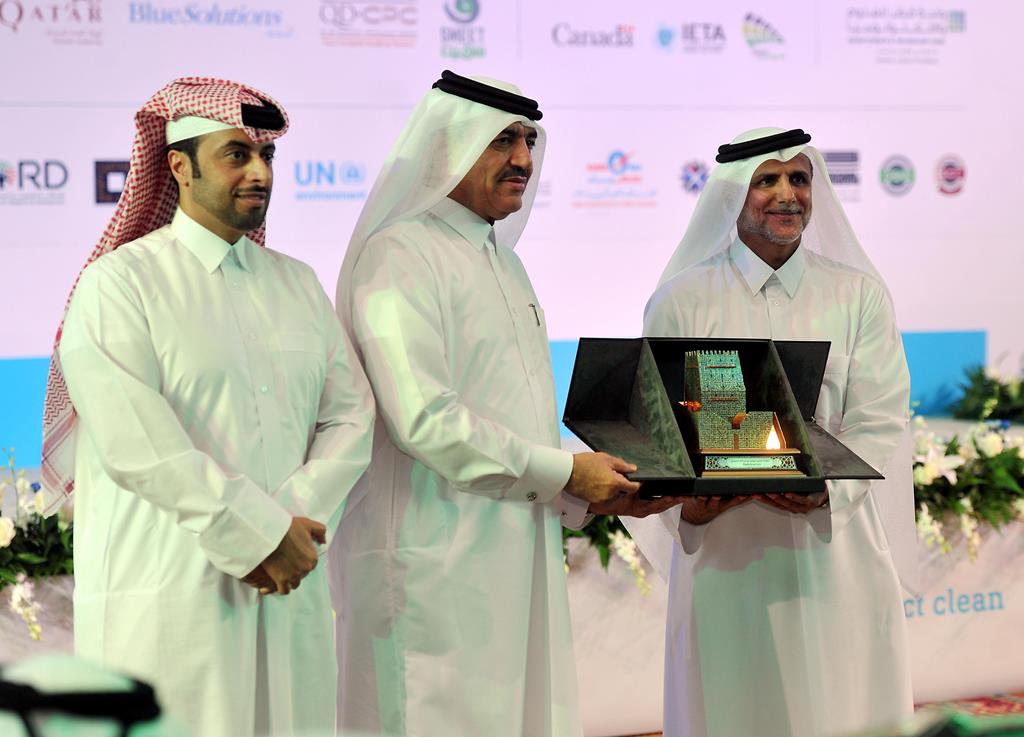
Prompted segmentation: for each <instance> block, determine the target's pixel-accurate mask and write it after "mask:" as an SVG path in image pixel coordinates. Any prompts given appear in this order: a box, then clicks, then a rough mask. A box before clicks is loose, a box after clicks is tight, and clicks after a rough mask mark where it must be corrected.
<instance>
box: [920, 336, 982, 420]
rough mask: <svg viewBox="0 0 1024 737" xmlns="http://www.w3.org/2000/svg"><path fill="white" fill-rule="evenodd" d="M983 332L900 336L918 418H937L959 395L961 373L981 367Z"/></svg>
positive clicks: (962, 379)
mask: <svg viewBox="0 0 1024 737" xmlns="http://www.w3.org/2000/svg"><path fill="white" fill-rule="evenodd" d="M985 337H986V336H985V331H983V330H974V331H969V332H958V333H953V332H934V333H903V347H904V349H905V350H906V352H907V364H908V365H909V366H910V401H911V402H916V403H917V404H916V405H915V407H914V411H915V412H917V413H918V414H922V415H939V414H945V413H947V412H948V411H949V408H950V406H951V405H952V404H953V403H954V402H955V401H956V400H957V399H959V398H960V396H961V395H962V394H963V391H962V389H961V384H963V382H964V380H965V378H964V372H965V370H966V369H969V368H973V367H975V366H984V365H985Z"/></svg>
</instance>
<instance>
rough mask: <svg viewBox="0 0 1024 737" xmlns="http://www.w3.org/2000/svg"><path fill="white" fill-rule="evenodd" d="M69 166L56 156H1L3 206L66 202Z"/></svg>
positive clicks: (1, 201) (60, 203)
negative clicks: (28, 157)
mask: <svg viewBox="0 0 1024 737" xmlns="http://www.w3.org/2000/svg"><path fill="white" fill-rule="evenodd" d="M67 183H68V167H67V165H66V164H64V162H63V161H57V160H56V159H20V160H17V161H10V160H8V159H0V205H63V204H64V188H65V187H66V186H67Z"/></svg>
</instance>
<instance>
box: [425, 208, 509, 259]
mask: <svg viewBox="0 0 1024 737" xmlns="http://www.w3.org/2000/svg"><path fill="white" fill-rule="evenodd" d="M430 212H431V213H433V214H434V215H436V216H437V217H438V218H440V219H441V220H443V221H444V222H445V223H446V224H447V225H448V226H449V227H450V228H451V229H452V230H454V231H455V232H456V233H458V234H459V235H461V236H462V237H463V238H465V239H466V240H467V241H469V243H470V244H471V245H474V246H476V247H477V248H483V247H484V246H486V245H488V244H493V243H494V240H493V239H492V236H491V234H492V233H493V232H494V228H493V226H492V225H491V224H490V223H489V222H487V221H486V220H484V219H483V218H482V217H480V216H479V215H477V214H476V213H475V212H473V211H472V210H470V209H469V208H468V207H465V206H464V205H461V204H459V203H458V202H456V201H455V200H453V199H451V198H450V197H445V198H444V199H442V200H441V201H440V202H438V203H437V204H436V205H434V206H433V207H431V208H430Z"/></svg>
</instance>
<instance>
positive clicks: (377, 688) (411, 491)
mask: <svg viewBox="0 0 1024 737" xmlns="http://www.w3.org/2000/svg"><path fill="white" fill-rule="evenodd" d="M491 233H492V229H491V226H490V225H489V224H488V223H487V222H486V221H484V220H483V219H481V218H480V217H478V216H477V215H475V214H474V213H472V212H471V211H470V210H468V209H466V208H465V207H463V206H462V205H460V204H458V203H456V202H454V201H452V200H449V199H445V200H443V201H442V202H441V203H440V204H439V205H437V206H435V207H433V208H432V209H431V210H429V211H428V212H426V213H424V214H423V215H421V216H419V217H416V218H413V219H411V220H409V221H403V222H400V223H397V224H394V225H391V226H389V227H386V228H384V229H382V230H381V231H380V232H378V233H376V234H375V235H374V236H373V237H372V238H371V239H370V240H369V241H368V243H367V245H366V248H365V250H364V251H363V253H362V255H361V256H360V258H359V260H358V262H357V263H356V265H355V270H354V272H353V295H352V298H353V299H352V302H353V304H354V307H353V311H352V323H353V328H354V332H355V335H356V342H357V345H358V348H359V350H360V351H361V353H362V356H363V359H364V362H365V366H366V371H367V375H368V376H369V377H370V382H371V384H372V385H373V388H374V394H375V395H376V398H377V406H378V412H379V415H380V418H381V422H380V423H379V425H378V432H377V434H376V438H375V444H374V458H373V462H372V463H371V465H370V470H369V472H368V474H367V476H368V483H367V489H366V493H365V495H364V496H363V497H362V498H361V499H360V500H359V502H358V503H356V504H353V505H352V506H351V507H350V509H349V510H348V512H347V513H346V517H345V519H344V520H343V521H342V526H341V528H340V530H339V535H338V537H339V541H338V542H339V543H340V544H339V545H338V546H336V549H335V550H332V559H331V560H332V566H337V569H338V570H337V573H336V575H332V577H331V582H332V586H334V587H335V605H336V609H337V610H338V612H339V637H338V642H339V646H338V647H339V659H340V661H341V695H340V721H339V726H340V727H342V728H344V729H352V730H367V731H370V732H376V731H377V730H380V731H382V732H384V733H389V734H390V733H394V734H404V735H408V736H409V737H433V735H438V734H446V735H453V736H455V735H467V736H469V735H472V736H474V737H476V736H477V735H482V734H486V735H488V736H489V737H522V736H524V735H529V736H530V737H545V736H546V735H547V736H550V737H572V736H573V735H579V734H580V723H579V716H578V713H577V705H576V683H575V662H574V659H573V655H572V645H571V635H570V629H569V611H568V600H567V595H566V588H565V571H564V563H563V557H562V538H561V525H560V522H559V516H560V515H559V506H558V504H557V503H553V502H558V501H559V498H560V497H561V494H560V490H561V489H562V488H563V487H564V486H565V484H566V482H567V480H568V478H569V475H570V473H571V471H572V456H571V454H569V453H567V452H565V451H562V450H560V449H559V448H558V444H559V433H558V422H557V418H556V408H555V394H554V381H553V377H552V374H551V360H550V355H549V349H548V339H547V332H546V328H545V322H544V310H543V309H541V307H540V305H539V303H538V300H537V296H536V294H535V293H534V291H533V288H532V287H531V285H530V281H529V279H528V278H527V275H526V272H525V270H524V269H523V266H522V264H521V262H520V261H519V259H518V258H517V257H516V255H515V253H514V252H513V251H512V250H510V249H508V248H504V247H497V246H495V244H494V241H493V239H492V238H491V237H490V234H491ZM339 301H340V300H339Z"/></svg>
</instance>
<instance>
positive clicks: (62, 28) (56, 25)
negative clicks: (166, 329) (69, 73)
mask: <svg viewBox="0 0 1024 737" xmlns="http://www.w3.org/2000/svg"><path fill="white" fill-rule="evenodd" d="M102 10H103V6H102V3H101V2H100V0H69V1H67V2H52V1H51V2H31V1H30V0H0V27H3V28H7V29H8V30H10V31H11V32H12V33H15V34H18V33H20V32H22V31H28V30H30V29H32V28H42V29H44V30H45V32H46V35H47V36H49V38H50V40H51V41H52V42H53V43H54V44H59V45H67V44H71V45H76V46H83V45H98V44H100V43H102V41H103V32H102V23H103V12H102Z"/></svg>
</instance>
